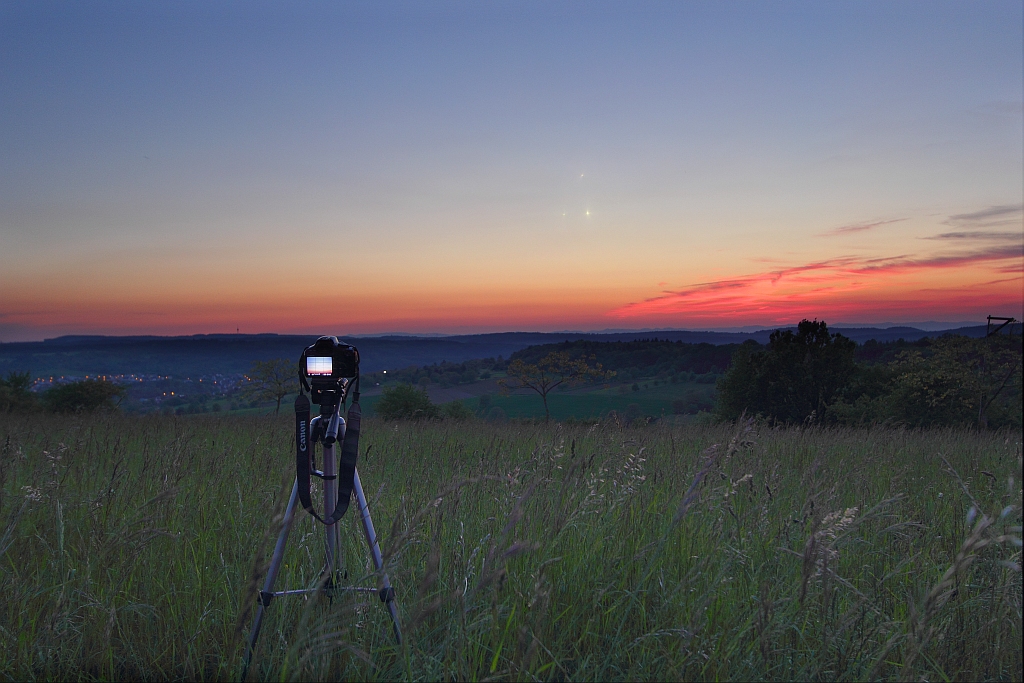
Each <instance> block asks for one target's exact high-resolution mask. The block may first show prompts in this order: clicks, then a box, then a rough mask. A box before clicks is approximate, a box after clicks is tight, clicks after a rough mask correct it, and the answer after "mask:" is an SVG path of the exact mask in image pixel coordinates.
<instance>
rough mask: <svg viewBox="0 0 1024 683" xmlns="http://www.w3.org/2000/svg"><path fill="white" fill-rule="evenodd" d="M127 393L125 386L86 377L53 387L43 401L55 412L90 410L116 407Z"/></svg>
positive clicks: (44, 395)
mask: <svg viewBox="0 0 1024 683" xmlns="http://www.w3.org/2000/svg"><path fill="white" fill-rule="evenodd" d="M126 393H127V392H126V390H125V388H124V387H122V386H119V385H117V384H114V383H113V382H108V381H107V380H105V379H84V380H82V381H80V382H71V383H70V384H61V385H59V386H56V387H53V388H52V389H50V390H49V391H47V392H46V393H45V394H43V403H44V404H45V405H46V407H47V408H48V409H49V410H51V411H53V412H55V413H77V412H90V411H93V410H96V409H97V408H116V407H117V405H118V404H119V403H120V402H121V399H122V398H123V397H124V395H125V394H126Z"/></svg>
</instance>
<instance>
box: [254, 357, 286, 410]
mask: <svg viewBox="0 0 1024 683" xmlns="http://www.w3.org/2000/svg"><path fill="white" fill-rule="evenodd" d="M297 370H298V366H297V365H296V363H295V361H293V360H289V359H287V358H276V359H274V360H257V361H253V364H252V368H251V369H250V370H249V374H248V375H247V379H248V380H249V383H248V384H247V385H246V386H245V389H244V390H243V392H244V394H245V395H246V396H247V397H249V400H255V401H277V407H276V408H275V409H274V412H275V413H279V412H281V399H282V398H284V397H285V396H287V395H288V394H290V393H292V392H293V391H297V390H298V388H299V385H298V378H299V376H298V374H297Z"/></svg>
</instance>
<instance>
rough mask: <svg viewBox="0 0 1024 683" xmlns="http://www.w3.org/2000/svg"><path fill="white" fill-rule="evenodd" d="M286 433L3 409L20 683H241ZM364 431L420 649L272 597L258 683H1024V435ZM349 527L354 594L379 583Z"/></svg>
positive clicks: (360, 600)
mask: <svg viewBox="0 0 1024 683" xmlns="http://www.w3.org/2000/svg"><path fill="white" fill-rule="evenodd" d="M638 393H639V392H638ZM522 398H523V399H524V400H525V399H527V398H530V397H522ZM555 398H557V396H556V397H555ZM577 398H580V397H577ZM627 398H630V397H628V396H627ZM506 400H507V401H510V403H509V404H508V405H509V406H510V408H509V409H508V410H507V412H508V413H509V414H510V415H512V414H513V413H512V410H511V406H513V405H514V403H511V401H513V400H519V397H510V398H507V399H506V398H501V397H496V398H494V404H495V405H503V404H502V403H501V401H506ZM532 400H533V401H534V402H536V403H537V404H539V403H540V401H539V399H537V398H536V397H532ZM632 402H639V401H636V400H634V401H632ZM554 405H555V404H553V406H554ZM597 406H598V404H595V408H594V410H595V411H597V410H599V408H598V407H597ZM291 429H292V419H291V417H290V416H289V415H288V414H287V412H285V413H284V414H282V415H281V416H280V417H278V418H274V417H255V416H187V417H166V416H157V415H151V416H144V417H140V418H134V419H129V418H126V417H124V416H121V415H117V414H109V415H94V416H88V415H86V416H76V417H71V418H54V417H53V416H51V415H38V416H15V415H5V416H0V449H2V450H0V492H2V499H0V524H2V527H0V529H2V535H0V589H2V591H3V596H4V600H3V603H2V605H0V677H3V678H5V679H48V680H53V679H83V678H84V679H124V678H144V679H147V680H151V679H171V678H174V679H232V678H237V677H238V675H239V673H240V663H241V657H242V654H243V644H244V640H245V637H246V634H247V630H248V627H249V624H250V623H251V618H252V614H253V606H254V604H255V591H256V590H257V586H258V584H259V583H260V582H261V580H262V576H263V573H264V570H265V562H266V560H267V558H268V556H269V553H270V550H271V547H272V544H273V540H274V537H275V535H276V529H275V525H274V523H273V521H272V520H273V519H274V517H275V515H276V514H278V513H279V512H280V510H281V507H282V504H283V499H284V498H285V497H286V495H287V492H288V490H289V488H290V485H291V476H292V467H293V461H294V456H293V455H292V453H291V450H290V449H291V441H292V432H291ZM363 434H364V438H363V448H362V452H363V456H362V457H361V460H360V471H361V474H362V476H363V479H364V482H365V484H366V488H367V495H368V497H369V498H370V500H371V504H372V510H373V513H374V516H375V522H376V524H377V528H378V531H379V532H380V534H381V537H382V546H383V548H384V550H385V554H386V556H387V561H388V564H389V567H390V571H391V575H392V577H393V579H394V582H395V585H396V588H397V590H398V600H399V606H400V611H401V615H402V620H403V626H404V629H405V633H406V639H405V642H404V644H403V645H402V646H401V647H396V646H395V644H394V642H393V641H392V638H391V633H390V627H389V623H388V620H387V616H386V612H385V610H384V609H383V608H382V606H381V604H380V602H379V601H378V600H377V599H376V597H375V596H372V595H371V596H369V597H359V596H358V595H357V596H355V597H353V596H352V594H349V595H348V596H343V597H341V598H338V599H335V600H334V601H333V602H329V601H328V600H326V599H325V598H322V597H315V598H312V599H309V600H305V599H302V598H283V599H278V600H276V601H275V602H274V603H273V604H272V606H271V609H270V617H269V619H268V621H267V622H266V623H265V625H264V630H263V635H262V637H261V641H260V644H259V649H258V652H257V655H256V659H255V662H254V665H253V669H252V671H251V672H250V678H252V679H257V678H258V679H275V680H276V679H301V680H307V679H313V678H317V679H327V678H331V679H356V680H385V679H389V680H390V679H410V680H439V679H445V680H558V681H566V680H613V679H614V680H665V679H701V680H751V679H774V680H820V679H827V680H836V679H843V680H854V679H857V680H860V679H893V680H894V679H901V680H951V679H961V680H964V679H966V680H983V679H985V680H1006V679H1010V680H1020V679H1021V677H1022V673H1024V672H1022V654H1021V597H1022V591H1021V574H1020V562H1021V558H1020V552H1021V550H1020V541H1019V537H1020V525H1021V507H1020V506H1021V483H1020V482H1021V434H1020V432H1019V431H1015V432H1006V431H1002V432H974V431H952V430H937V431H925V432H918V431H908V430H891V429H874V430H862V431H855V430H828V429H809V430H797V429H792V430H780V429H769V428H766V427H761V426H758V425H753V426H752V427H751V429H750V431H747V432H744V431H743V430H742V429H739V430H738V429H737V427H736V426H735V425H727V426H714V425H693V426H673V425H671V424H667V423H665V422H657V423H654V424H650V425H637V426H633V427H623V426H620V424H619V423H616V422H614V421H606V422H603V423H600V424H598V423H591V424H581V423H573V424H559V423H556V422H551V423H549V424H544V423H539V422H516V421H510V422H505V423H494V422H486V421H482V420H470V421H462V422H452V421H449V422H429V423H408V422H398V423H385V422H382V421H380V420H377V419H374V418H368V419H366V420H365V421H364V425H363ZM731 441H732V443H731V444H730V442H731ZM972 508H973V509H974V512H972ZM342 526H343V538H344V544H343V545H344V553H345V560H346V570H347V575H348V577H349V580H350V581H351V582H353V583H357V584H362V585H373V583H374V579H373V576H372V575H371V572H370V569H369V567H368V562H367V554H366V552H365V549H364V545H363V544H362V541H361V540H360V537H359V534H358V528H357V526H356V521H355V519H354V515H352V514H351V513H350V515H349V516H348V517H346V518H345V519H344V520H343V524H342ZM322 538H323V535H322V531H321V529H320V528H318V527H317V524H316V523H314V522H313V521H312V518H310V517H309V516H308V515H305V514H303V515H302V516H301V518H300V519H299V521H298V522H297V524H296V527H295V529H294V530H293V533H292V537H291V541H290V546H289V552H288V555H287V558H286V566H285V568H284V570H283V572H282V576H281V579H280V581H279V587H280V588H286V587H292V588H294V587H302V586H310V585H314V584H315V583H316V581H317V576H318V570H319V567H320V564H321V562H322V556H323V551H322V543H323V542H322Z"/></svg>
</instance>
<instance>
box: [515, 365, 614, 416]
mask: <svg viewBox="0 0 1024 683" xmlns="http://www.w3.org/2000/svg"><path fill="white" fill-rule="evenodd" d="M593 358H594V357H593V356H591V357H590V358H589V359H587V358H572V357H571V356H569V354H568V353H567V352H565V351H552V352H551V353H549V354H548V355H546V356H544V357H543V358H541V359H540V360H539V361H537V363H536V364H532V363H526V362H525V361H523V360H522V359H519V358H517V359H516V360H514V361H512V362H511V363H509V364H508V368H507V369H506V370H505V374H506V375H507V377H506V378H505V379H501V380H498V386H500V387H501V388H502V391H503V392H504V393H506V394H508V393H510V392H512V391H515V390H516V389H530V390H532V391H535V392H537V394H538V395H539V396H540V397H541V400H543V401H544V419H545V420H550V419H551V411H550V410H549V409H548V394H549V393H551V391H552V390H553V389H555V388H556V387H559V386H561V385H563V384H565V385H570V386H571V385H575V384H580V383H582V382H585V381H587V380H596V379H604V378H607V377H611V376H612V375H614V374H615V373H614V372H606V371H604V370H602V368H601V364H600V363H597V364H595V365H594V367H591V366H590V365H589V363H588V362H587V361H588V360H593Z"/></svg>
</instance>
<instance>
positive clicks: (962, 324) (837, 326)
mask: <svg viewBox="0 0 1024 683" xmlns="http://www.w3.org/2000/svg"><path fill="white" fill-rule="evenodd" d="M797 322H799V321H796V322H793V323H791V324H788V325H766V326H757V325H748V326H744V327H718V328H710V327H702V328H679V327H673V328H668V327H663V328H604V329H590V330H513V329H508V330H490V331H483V332H454V333H444V332H433V333H431V332H424V333H411V332H401V331H398V332H378V333H368V334H345V333H343V332H336V333H333V335H331V333H330V331H327V332H326V334H328V335H331V336H336V337H338V338H339V339H341V338H345V339H376V338H383V337H409V338H421V339H432V338H439V339H443V338H448V337H461V336H477V335H490V334H551V335H558V334H602V335H612V334H641V333H647V332H651V333H658V332H693V333H702V332H713V333H720V334H753V333H758V332H768V331H773V330H776V329H795V328H796V326H797ZM823 322H826V321H823ZM986 324H987V321H980V322H976V321H951V322H940V321H918V322H916V323H915V322H909V323H888V322H883V323H875V324H859V323H858V324H846V323H842V322H838V323H828V327H829V329H830V330H848V329H877V330H887V329H892V328H903V327H905V328H908V329H915V330H919V331H922V332H947V331H951V330H957V329H961V328H974V327H979V326H984V325H986ZM1013 324H1014V325H1020V324H1021V321H1020V320H1016V321H1015V322H1014V323H1013ZM322 334H325V332H324V331H319V332H271V331H267V332H240V331H239V332H195V333H186V334H166V335H162V334H77V333H72V334H62V335H58V336H55V337H45V338H41V339H16V340H9V339H2V338H0V344H23V343H37V342H48V341H57V340H60V339H65V338H74V337H81V338H100V339H118V338H132V337H152V338H154V339H186V338H191V337H207V336H208V337H222V336H223V337H230V336H240V337H242V336H250V337H258V336H310V337H313V336H320V335H322Z"/></svg>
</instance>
